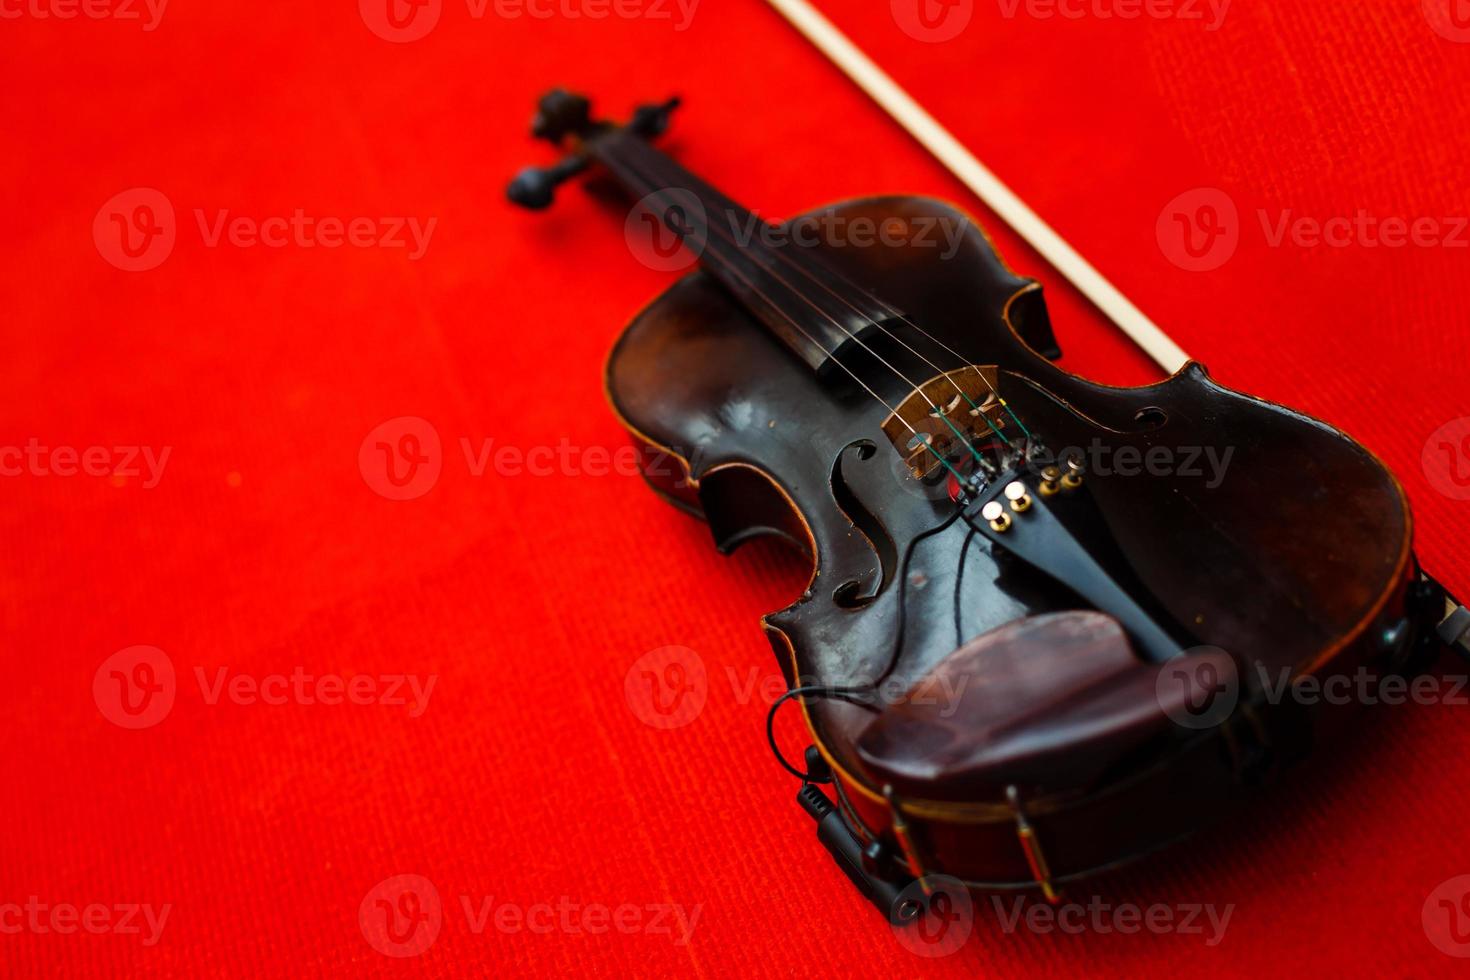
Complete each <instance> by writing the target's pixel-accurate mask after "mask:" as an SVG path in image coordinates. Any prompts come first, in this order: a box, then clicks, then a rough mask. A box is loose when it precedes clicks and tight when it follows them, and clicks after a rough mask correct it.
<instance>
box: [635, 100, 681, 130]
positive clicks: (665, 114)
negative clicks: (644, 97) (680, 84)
mask: <svg viewBox="0 0 1470 980" xmlns="http://www.w3.org/2000/svg"><path fill="white" fill-rule="evenodd" d="M680 101H681V100H680V98H679V97H678V96H677V95H676V96H674V97H673V98H672V99H670V100H669V101H667V102H660V103H658V104H656V105H641V106H639V107H638V108H636V109H634V110H633V118H632V120H631V121H630V122H629V123H628V128H629V129H630V130H632V131H633V132H635V133H637V134H638V135H639V136H642V137H643V138H644V139H649V140H651V139H654V138H655V137H659V136H662V135H663V134H664V131H665V130H667V129H668V128H669V117H670V116H672V115H673V114H674V110H675V109H677V108H679V103H680Z"/></svg>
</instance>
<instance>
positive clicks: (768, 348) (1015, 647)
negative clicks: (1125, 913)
mask: <svg viewBox="0 0 1470 980" xmlns="http://www.w3.org/2000/svg"><path fill="white" fill-rule="evenodd" d="M588 105H589V104H588V103H587V100H585V99H583V98H581V97H580V96H572V95H569V94H568V93H564V92H554V93H552V94H551V95H549V96H547V97H546V98H545V99H543V101H542V107H541V115H540V116H538V118H537V121H536V124H535V128H534V132H535V133H536V134H537V135H538V136H541V137H543V138H545V139H548V140H550V141H551V142H553V143H556V144H558V145H561V144H564V143H569V144H570V146H571V147H572V153H571V155H569V156H567V157H566V158H564V159H563V160H562V162H560V163H558V164H557V165H556V166H555V167H552V168H547V169H537V168H530V169H528V170H527V171H523V172H522V174H521V175H520V176H518V177H517V178H516V180H515V181H514V182H513V183H512V185H511V188H510V192H509V193H510V196H511V199H512V200H514V201H516V202H517V203H519V204H522V205H523V206H525V207H528V208H533V209H539V208H542V207H545V206H547V205H548V204H549V203H550V202H551V199H552V190H553V189H554V187H555V186H556V185H557V184H559V183H561V182H563V181H565V180H567V179H569V178H570V177H571V176H573V175H575V174H577V173H580V172H581V171H582V170H584V169H587V168H589V167H591V166H593V165H597V166H599V167H601V168H603V169H605V170H606V171H607V172H608V173H610V174H611V175H612V176H613V177H614V178H615V180H616V181H617V182H618V183H619V184H621V185H622V187H623V189H624V190H625V191H627V192H628V193H629V195H630V196H631V197H634V198H637V199H640V204H639V207H645V208H647V209H648V210H649V212H650V214H649V215H645V216H646V217H649V218H650V220H651V222H652V223H653V224H654V225H655V226H658V227H663V228H667V229H668V230H671V231H673V232H674V233H675V234H676V235H677V236H678V239H679V241H680V242H682V243H683V244H684V246H686V247H689V248H691V250H692V251H693V252H694V253H695V254H696V256H697V257H698V259H699V264H700V268H699V269H698V271H694V272H689V273H687V274H685V275H683V276H682V278H680V279H679V280H678V281H677V282H675V283H674V284H673V285H672V286H671V287H670V288H669V289H668V290H667V291H666V292H665V293H664V294H663V295H662V296H660V297H659V298H658V299H656V300H655V301H654V302H653V303H651V304H650V305H649V306H648V307H647V308H646V309H644V310H643V312H642V313H640V314H639V315H638V316H637V317H635V318H634V319H633V321H632V322H631V324H630V325H629V326H628V327H627V328H626V329H625V331H624V332H623V334H622V336H621V337H620V338H619V339H618V341H617V343H616V345H615V347H614V349H613V351H612V354H611V357H610V358H609V361H608V365H607V375H606V390H607V395H608V399H609V401H610V403H611V405H612V408H613V410H614V411H615V412H616V413H617V415H618V417H619V419H620V420H621V421H622V422H623V424H624V425H625V426H626V427H627V428H628V430H629V432H630V433H631V434H632V436H633V438H634V440H635V441H636V442H638V443H640V444H642V445H643V446H644V447H646V448H648V449H649V450H651V451H652V452H650V453H649V456H648V458H650V459H652V460H658V461H660V465H657V466H654V467H652V468H650V470H649V472H648V473H647V477H648V480H649V483H650V484H651V485H652V486H653V488H654V489H655V490H656V491H657V492H659V493H660V494H661V495H663V496H664V497H665V498H666V499H668V500H669V501H670V502H672V503H674V504H675V505H677V506H679V507H681V508H683V509H684V510H686V511H689V512H690V513H693V514H695V515H697V516H699V517H702V518H703V519H704V520H706V521H707V522H708V524H709V527H710V529H711V531H712V532H713V537H714V543H715V545H716V546H717V547H718V548H720V549H721V550H722V551H725V552H729V551H732V550H734V549H735V548H737V547H738V546H739V545H740V544H742V543H744V542H746V541H749V540H752V539H753V538H756V537H761V536H775V537H778V538H780V539H782V540H784V541H786V542H787V543H789V544H790V545H791V546H792V547H794V548H796V549H798V550H799V551H801V552H803V553H804V554H805V555H806V556H807V557H808V558H809V559H810V561H811V565H812V571H811V579H810V581H809V583H808V585H807V588H806V589H805V591H804V592H803V593H802V595H801V596H799V597H797V598H795V600H794V601H793V602H792V603H791V604H790V605H788V606H787V607H786V608H784V609H781V610H779V611H774V612H772V613H770V614H768V615H767V616H765V617H764V618H763V620H762V623H763V626H764V629H765V631H766V634H767V636H768V638H769V639H770V642H771V646H772V648H773V649H774V651H775V653H776V656H777V659H778V661H779V663H780V665H781V668H782V670H783V672H784V674H785V677H786V680H787V682H788V684H789V685H790V691H789V692H788V694H787V696H786V698H784V699H783V701H784V700H786V699H793V698H794V699H797V700H798V703H799V704H800V706H801V710H802V712H803V713H804V717H805V721H806V724H807V726H808V728H809V730H810V733H811V736H812V742H813V745H814V751H809V752H808V754H807V768H806V769H805V770H797V769H795V768H794V767H792V766H791V765H790V763H789V762H787V761H786V760H785V759H784V758H782V757H781V756H780V754H779V749H778V747H777V746H776V743H775V739H774V737H773V738H772V748H773V750H776V752H777V758H778V759H779V760H780V761H781V762H782V764H783V765H785V766H786V767H787V768H788V769H789V770H790V771H791V772H793V773H795V774H796V775H798V776H800V777H802V780H803V787H802V792H801V795H800V796H799V797H798V799H799V800H800V801H801V803H802V806H803V807H804V808H805V809H806V810H807V812H808V813H809V814H811V815H812V816H814V817H816V818H817V819H818V823H819V829H818V836H819V839H821V840H822V841H823V843H824V845H825V846H827V848H828V850H829V851H831V852H832V853H833V855H834V856H835V857H836V858H837V860H838V863H839V865H840V866H841V867H843V869H844V871H845V872H846V873H847V874H848V876H849V877H851V878H852V879H853V881H854V882H855V883H856V884H857V885H858V886H859V888H860V889H861V890H862V891H863V892H864V893H865V894H867V895H868V897H869V898H870V899H872V900H873V901H874V902H875V904H877V905H878V906H879V907H880V908H883V909H884V911H885V913H886V914H889V915H890V917H891V918H893V919H894V920H895V921H900V920H906V919H911V918H912V917H913V916H915V915H916V914H917V911H916V910H915V907H914V904H915V903H913V902H912V901H904V900H903V899H902V894H901V892H900V889H906V885H907V884H910V883H913V882H914V881H915V880H916V879H918V880H920V881H921V882H923V884H924V891H925V893H926V894H927V893H928V892H929V891H930V883H932V882H933V881H935V880H936V878H937V876H947V877H949V878H950V879H954V880H957V881H958V883H959V884H960V885H962V886H964V887H968V888H976V889H1000V890H1005V889H1032V888H1035V889H1040V890H1041V891H1042V892H1043V893H1044V894H1045V895H1046V896H1047V897H1049V898H1051V897H1054V896H1055V895H1056V894H1057V889H1058V888H1059V887H1060V886H1063V885H1065V884H1066V883H1068V882H1071V881H1075V880H1078V879H1080V878H1084V877H1086V876H1089V875H1092V874H1095V873H1097V872H1100V871H1103V870H1106V869H1109V868H1112V867H1114V866H1117V865H1119V864H1122V863H1124V862H1127V861H1130V860H1132V859H1134V858H1137V857H1139V856H1141V855H1143V854H1146V853H1148V852H1150V851H1153V850H1156V849H1158V848H1160V847H1163V846H1165V845H1166V844H1168V843H1170V842H1172V841H1175V840H1178V839H1180V838H1182V837H1184V836H1186V835H1188V834H1190V833H1191V832H1193V831H1194V830H1196V829H1197V828H1198V827H1200V826H1201V825H1203V824H1204V823H1206V822H1208V821H1209V820H1211V819H1215V818H1218V817H1219V816H1221V815H1222V814H1224V813H1227V812H1229V810H1230V808H1231V807H1232V806H1233V805H1234V804H1235V803H1237V802H1238V801H1240V800H1242V799H1243V798H1245V797H1246V796H1247V795H1248V793H1249V791H1250V790H1252V789H1253V788H1254V787H1256V786H1257V785H1259V784H1261V783H1263V782H1265V781H1267V780H1268V778H1269V777H1271V776H1272V775H1274V774H1275V773H1277V772H1279V771H1280V770H1282V769H1283V768H1284V767H1286V766H1287V765H1289V764H1292V763H1295V762H1297V761H1299V760H1300V759H1302V758H1303V757H1305V756H1306V755H1307V754H1308V753H1309V752H1310V751H1311V750H1312V749H1313V748H1314V747H1315V746H1317V745H1318V744H1320V743H1323V742H1327V741H1329V740H1330V739H1332V738H1334V737H1336V735H1337V733H1338V732H1339V730H1340V729H1341V728H1342V727H1343V726H1344V725H1345V724H1346V723H1347V722H1348V721H1349V720H1350V719H1351V716H1352V709H1351V708H1350V707H1342V708H1338V707H1334V706H1333V704H1332V701H1331V700H1330V699H1317V700H1315V701H1313V700H1309V699H1303V698H1294V697H1292V696H1291V693H1290V692H1291V690H1292V685H1293V684H1295V683H1299V682H1301V681H1302V680H1303V679H1304V678H1308V677H1315V678H1318V679H1326V678H1330V677H1332V676H1336V675H1351V674H1353V673H1355V672H1356V671H1358V670H1359V669H1360V668H1362V667H1365V666H1366V667H1368V668H1370V669H1372V670H1374V671H1377V672H1379V673H1382V674H1386V673H1391V672H1398V671H1407V670H1411V669H1412V668H1413V667H1414V666H1415V665H1416V664H1417V663H1418V662H1419V661H1420V660H1422V658H1423V657H1425V656H1427V653H1426V651H1427V650H1429V649H1430V648H1431V645H1432V642H1433V640H1432V637H1433V634H1434V629H1433V627H1434V625H1435V624H1436V623H1438V621H1439V620H1438V618H1437V617H1436V615H1435V614H1436V612H1439V613H1440V614H1441V615H1442V610H1443V605H1444V601H1445V600H1444V595H1443V593H1442V591H1440V592H1438V593H1436V592H1435V591H1434V589H1432V588H1430V587H1429V585H1428V584H1426V581H1425V580H1424V579H1423V578H1422V577H1421V576H1420V574H1419V572H1418V569H1417V566H1416V563H1415V561H1414V558H1413V554H1412V550H1411V543H1412V533H1413V532H1412V526H1413V525H1412V519H1411V516H1410V513H1409V508H1408V504H1407V502H1406V499H1405V496H1404V493H1403V490H1402V488H1401V487H1400V486H1399V484H1398V481H1397V480H1396V479H1395V478H1394V476H1393V475H1392V474H1391V473H1390V472H1389V471H1388V470H1387V468H1385V467H1384V466H1383V464H1382V463H1381V462H1379V461H1378V459H1376V458H1375V457H1374V456H1373V455H1372V454H1371V453H1370V452H1368V451H1367V450H1366V449H1365V448H1363V447H1362V446H1360V445H1359V444H1357V443H1356V442H1354V441H1353V440H1352V439H1350V438H1349V437H1348V436H1346V435H1344V434H1343V433H1341V432H1339V431H1337V430H1336V429H1333V428H1332V427H1330V426H1328V425H1326V424H1324V423H1322V422H1319V421H1317V420H1314V419H1312V418H1309V417H1307V416H1305V415H1303V414H1301V413H1298V412H1295V411H1292V410H1290V409H1287V408H1283V407H1281V406H1279V405H1274V404H1270V403H1268V402H1265V401H1262V400H1260V399H1257V398H1252V397H1250V396H1247V395H1244V394H1241V393H1239V392H1236V391H1232V390H1230V389H1229V388H1226V387H1223V386H1221V385H1219V384H1217V383H1216V382H1215V381H1214V380H1213V379H1212V378H1211V377H1210V376H1209V374H1208V373H1207V372H1206V370H1205V369H1204V367H1202V366H1201V365H1199V364H1197V363H1189V364H1187V365H1186V366H1185V367H1184V368H1182V369H1181V370H1180V371H1178V372H1177V373H1176V374H1174V375H1173V376H1172V377H1169V378H1168V379H1166V380H1164V381H1161V382H1159V383H1157V384H1153V385H1148V386H1143V387H1136V388H1119V387H1111V386H1107V385H1102V384H1098V383H1096V382H1093V381H1089V380H1087V379H1086V378H1084V377H1081V376H1079V375H1077V374H1074V373H1071V372H1069V371H1066V370H1063V369H1062V368H1060V367H1058V366H1057V364H1055V363H1054V361H1055V359H1056V358H1058V357H1059V356H1060V352H1059V351H1058V349H1057V343H1056V338H1055V335H1054V333H1053V329H1052V325H1051V322H1050V319H1049V317H1048V314H1047V310H1046V305H1045V302H1044V300H1043V297H1042V289H1041V287H1040V285H1039V284H1037V283H1036V282H1034V281H1032V280H1029V279H1024V278H1021V277H1019V276H1017V275H1015V273H1013V272H1012V271H1011V270H1010V269H1009V268H1008V267H1007V266H1006V265H1005V263H1004V262H1003V261H1002V259H1001V258H1000V257H999V256H998V255H997V254H996V253H995V251H994V249H993V248H992V247H991V245H990V243H989V241H988V240H987V239H986V238H985V236H984V234H983V233H982V231H981V230H980V228H979V227H978V226H977V225H976V224H975V222H974V221H973V220H972V219H971V218H970V217H969V216H968V215H966V214H964V213H963V212H961V211H959V210H958V209H956V208H954V207H952V206H950V205H947V204H943V203H940V202H937V201H933V200H928V199H924V198H916V197H882V198H873V199H867V200H860V201H854V202H849V203H844V204H839V205H835V206H832V207H829V208H824V209H822V211H821V212H819V213H818V212H813V213H812V214H811V215H809V216H804V217H799V218H796V219H793V220H792V221H791V222H789V223H787V226H788V227H800V226H801V225H802V224H803V223H804V221H806V220H807V219H810V221H811V222H812V223H815V224H825V225H826V226H828V227H831V226H833V225H839V226H844V227H849V228H855V227H859V226H864V227H867V228H871V229H882V230H883V231H884V234H882V235H879V236H876V239H875V240H873V241H870V242H868V243H867V244H865V245H863V246H862V247H857V246H856V243H851V242H850V243H842V242H837V241H832V240H828V239H821V238H819V239H818V240H816V241H808V242H805V243H796V242H791V241H785V242H782V243H779V244H776V245H771V244H764V243H762V242H760V241H752V240H742V239H741V237H740V235H739V234H738V228H740V227H747V228H749V227H757V228H769V227H770V226H767V225H765V224H764V222H763V221H761V220H760V219H758V218H757V217H756V216H755V215H754V214H753V213H752V212H748V211H744V209H742V208H740V207H739V205H736V204H735V203H734V202H733V201H731V200H730V199H729V198H726V197H724V196H723V195H722V194H720V193H719V192H718V191H716V190H715V189H713V188H711V187H710V186H709V185H707V184H705V183H704V182H703V181H701V180H699V178H697V177H696V176H694V175H692V174H690V173H688V172H687V171H685V170H683V169H682V168H680V167H679V166H678V165H677V164H675V163H674V162H673V161H672V160H670V159H669V158H667V157H665V156H664V155H662V154H660V153H658V152H657V151H656V150H654V149H653V148H652V147H651V146H649V145H648V142H649V141H650V140H651V139H652V138H653V137H655V136H657V135H659V134H660V133H661V132H662V131H663V129H664V128H665V126H666V125H667V122H668V116H669V113H670V112H671V110H672V109H673V108H674V107H675V106H676V105H677V100H675V101H671V102H669V103H666V104H664V105H661V106H644V107H641V108H640V109H639V110H638V111H637V112H636V113H635V115H634V118H633V121H632V122H630V123H629V124H627V125H626V126H621V127H620V126H615V125H613V124H609V123H602V122H594V121H592V119H591V117H590V115H589V111H588ZM638 216H639V215H638V211H637V210H636V209H635V212H634V214H633V215H632V216H630V222H631V221H632V220H633V218H635V217H638ZM725 218H728V219H730V220H729V221H728V222H725V221H724V220H723V219H725ZM936 227H942V228H944V229H945V234H944V235H943V236H942V237H943V238H944V239H945V243H946V245H947V246H948V247H946V248H943V249H941V248H939V247H936V238H935V236H934V235H933V234H932V232H933V230H934V228H936ZM844 244H845V245H846V247H844ZM669 459H673V460H675V461H677V463H678V466H677V467H675V468H674V469H673V470H671V469H670V468H669V467H668V466H667V465H666V461H667V460H669ZM783 701H778V702H777V704H776V705H775V706H774V707H773V709H772V710H773V712H774V710H775V708H777V707H779V706H780V704H781V703H783ZM769 732H770V729H769V727H768V734H769ZM827 783H830V784H831V785H832V788H833V791H834V792H835V795H836V799H835V802H830V801H828V800H827V798H826V796H825V794H824V793H823V792H821V791H820V790H819V789H817V788H816V787H817V786H818V785H824V784H827Z"/></svg>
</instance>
